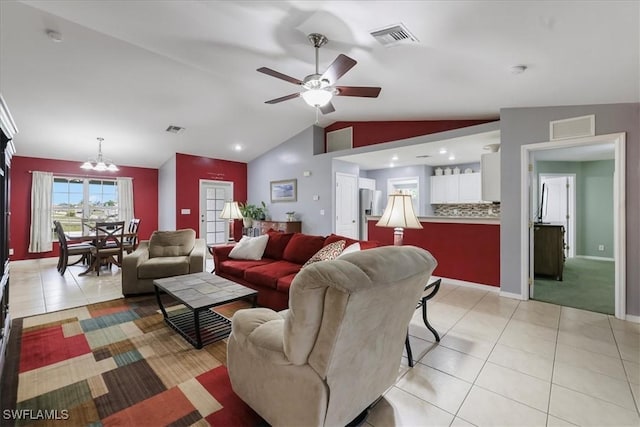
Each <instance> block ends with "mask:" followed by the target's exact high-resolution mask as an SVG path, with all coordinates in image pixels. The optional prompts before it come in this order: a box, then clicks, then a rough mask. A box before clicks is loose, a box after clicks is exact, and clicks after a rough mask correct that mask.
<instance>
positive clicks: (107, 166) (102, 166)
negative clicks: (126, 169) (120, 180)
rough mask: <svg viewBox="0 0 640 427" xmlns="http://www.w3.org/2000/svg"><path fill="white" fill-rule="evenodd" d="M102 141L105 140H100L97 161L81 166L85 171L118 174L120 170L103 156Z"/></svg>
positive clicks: (88, 161) (93, 160) (89, 161)
mask: <svg viewBox="0 0 640 427" xmlns="http://www.w3.org/2000/svg"><path fill="white" fill-rule="evenodd" d="M102 141H104V138H98V157H97V158H96V159H90V160H87V161H86V162H84V163H83V164H82V166H80V168H82V169H84V170H94V171H98V172H105V171H109V172H117V171H119V170H120V169H118V167H117V166H116V165H115V164H114V163H113V162H112V161H110V160H105V159H104V158H103V156H102Z"/></svg>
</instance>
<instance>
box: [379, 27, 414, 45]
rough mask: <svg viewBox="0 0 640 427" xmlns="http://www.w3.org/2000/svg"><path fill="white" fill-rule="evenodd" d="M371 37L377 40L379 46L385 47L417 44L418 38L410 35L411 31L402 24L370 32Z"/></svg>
mask: <svg viewBox="0 0 640 427" xmlns="http://www.w3.org/2000/svg"><path fill="white" fill-rule="evenodd" d="M371 35H372V36H373V38H375V39H376V40H378V42H379V43H380V44H381V45H383V46H387V47H391V46H396V45H398V44H408V43H418V38H417V37H416V36H414V35H413V34H411V31H409V30H408V29H407V27H405V26H404V24H402V23H400V24H395V25H390V26H388V27H384V28H380V29H379V30H374V31H371Z"/></svg>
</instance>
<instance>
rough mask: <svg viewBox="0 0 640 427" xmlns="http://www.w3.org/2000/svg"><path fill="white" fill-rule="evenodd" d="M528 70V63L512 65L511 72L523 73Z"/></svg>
mask: <svg viewBox="0 0 640 427" xmlns="http://www.w3.org/2000/svg"><path fill="white" fill-rule="evenodd" d="M526 70H527V66H526V65H514V66H513V67H511V74H522V73H524V72H525V71H526Z"/></svg>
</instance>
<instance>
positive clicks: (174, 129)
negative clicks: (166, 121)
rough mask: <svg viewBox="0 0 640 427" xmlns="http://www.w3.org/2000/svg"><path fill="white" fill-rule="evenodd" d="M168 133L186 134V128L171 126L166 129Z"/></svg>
mask: <svg viewBox="0 0 640 427" xmlns="http://www.w3.org/2000/svg"><path fill="white" fill-rule="evenodd" d="M166 131H167V132H171V133H175V134H178V133H182V132H184V128H183V127H180V126H174V125H171V126H169V127H168V128H167V129H166Z"/></svg>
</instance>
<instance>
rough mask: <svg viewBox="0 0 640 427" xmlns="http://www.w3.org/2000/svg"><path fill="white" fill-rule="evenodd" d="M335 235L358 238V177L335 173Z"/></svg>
mask: <svg viewBox="0 0 640 427" xmlns="http://www.w3.org/2000/svg"><path fill="white" fill-rule="evenodd" d="M336 234H340V235H341V236H345V237H350V238H352V239H357V238H358V177H357V176H356V175H350V174H346V173H336Z"/></svg>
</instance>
